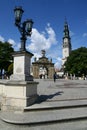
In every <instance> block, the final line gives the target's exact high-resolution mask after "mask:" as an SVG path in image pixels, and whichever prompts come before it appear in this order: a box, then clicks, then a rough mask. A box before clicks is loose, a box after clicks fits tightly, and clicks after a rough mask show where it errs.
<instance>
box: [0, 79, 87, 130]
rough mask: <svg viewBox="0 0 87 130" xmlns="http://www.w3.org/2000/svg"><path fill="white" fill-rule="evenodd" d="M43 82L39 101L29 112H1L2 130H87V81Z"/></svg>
mask: <svg viewBox="0 0 87 130" xmlns="http://www.w3.org/2000/svg"><path fill="white" fill-rule="evenodd" d="M36 81H37V80H36ZM39 82H40V83H39V85H38V90H37V91H38V95H39V96H38V100H37V102H36V103H35V104H34V105H32V106H29V107H27V108H25V112H19V111H15V112H0V117H1V120H0V130H9V129H12V130H87V80H62V79H60V80H57V81H56V82H55V83H54V82H53V80H44V79H41V80H39ZM2 120H4V121H5V122H8V123H5V122H3V121H2ZM9 123H12V124H9Z"/></svg>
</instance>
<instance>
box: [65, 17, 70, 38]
mask: <svg viewBox="0 0 87 130" xmlns="http://www.w3.org/2000/svg"><path fill="white" fill-rule="evenodd" d="M64 38H70V35H69V27H68V23H67V20H66V18H65V23H64Z"/></svg>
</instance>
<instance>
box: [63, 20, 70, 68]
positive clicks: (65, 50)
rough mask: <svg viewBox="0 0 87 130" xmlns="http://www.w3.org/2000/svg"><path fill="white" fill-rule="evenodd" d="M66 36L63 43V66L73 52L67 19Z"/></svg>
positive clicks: (65, 25)
mask: <svg viewBox="0 0 87 130" xmlns="http://www.w3.org/2000/svg"><path fill="white" fill-rule="evenodd" d="M63 32H64V36H63V44H62V47H63V48H62V51H63V58H62V66H63V65H64V63H65V61H66V60H67V57H68V56H69V54H70V52H71V38H70V35H69V27H68V23H67V21H65V24H64V31H63Z"/></svg>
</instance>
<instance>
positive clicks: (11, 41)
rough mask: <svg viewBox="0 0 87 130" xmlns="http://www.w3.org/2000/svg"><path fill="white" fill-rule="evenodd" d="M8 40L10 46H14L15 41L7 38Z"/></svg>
mask: <svg viewBox="0 0 87 130" xmlns="http://www.w3.org/2000/svg"><path fill="white" fill-rule="evenodd" d="M8 42H9V43H10V44H11V45H12V46H15V45H16V43H15V41H14V40H13V39H8Z"/></svg>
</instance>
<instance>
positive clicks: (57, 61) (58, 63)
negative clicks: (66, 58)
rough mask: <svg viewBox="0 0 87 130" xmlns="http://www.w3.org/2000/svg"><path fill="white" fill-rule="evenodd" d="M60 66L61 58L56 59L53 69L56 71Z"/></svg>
mask: <svg viewBox="0 0 87 130" xmlns="http://www.w3.org/2000/svg"><path fill="white" fill-rule="evenodd" d="M61 65H62V58H61V57H58V58H56V62H55V64H54V67H55V68H57V69H60V68H61Z"/></svg>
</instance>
